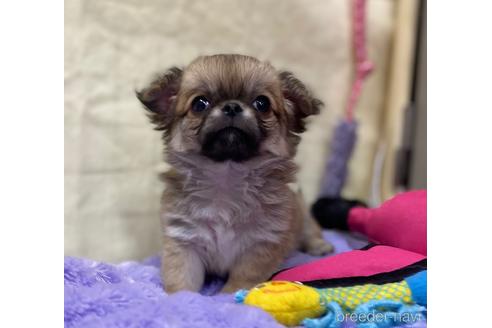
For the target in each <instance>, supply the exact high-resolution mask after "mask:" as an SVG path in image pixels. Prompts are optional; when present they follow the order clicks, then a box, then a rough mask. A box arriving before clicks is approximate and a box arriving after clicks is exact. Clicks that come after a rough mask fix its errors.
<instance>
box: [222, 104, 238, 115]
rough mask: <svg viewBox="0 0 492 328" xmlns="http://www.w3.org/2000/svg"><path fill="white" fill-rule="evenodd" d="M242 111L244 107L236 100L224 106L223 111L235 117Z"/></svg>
mask: <svg viewBox="0 0 492 328" xmlns="http://www.w3.org/2000/svg"><path fill="white" fill-rule="evenodd" d="M242 111H243V109H242V108H241V106H240V105H239V104H237V103H234V102H230V103H227V104H225V106H224V107H223V108H222V112H224V114H226V115H227V116H230V117H234V116H236V115H237V114H239V113H241V112H242Z"/></svg>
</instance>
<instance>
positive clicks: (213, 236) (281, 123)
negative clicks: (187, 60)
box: [137, 55, 332, 292]
mask: <svg viewBox="0 0 492 328" xmlns="http://www.w3.org/2000/svg"><path fill="white" fill-rule="evenodd" d="M260 95H261V96H263V97H267V98H268V100H269V102H270V109H269V110H268V111H265V112H259V111H258V110H255V107H254V106H253V105H252V104H253V102H254V101H255V99H256V98H257V97H258V96H260ZM137 96H138V98H139V99H140V101H141V102H142V103H143V104H144V105H145V107H146V109H147V110H148V115H149V116H150V118H151V120H152V122H153V123H154V124H155V126H156V129H158V130H162V131H163V133H164V134H163V136H164V141H165V144H166V152H167V156H166V159H167V161H168V162H169V164H171V166H172V169H171V170H170V171H169V172H167V173H166V174H164V175H163V180H164V181H165V183H166V189H165V191H164V194H163V198H162V215H161V220H162V227H163V236H164V237H163V261H162V262H163V267H162V274H163V278H164V282H165V288H166V291H168V292H175V291H179V290H183V289H186V290H193V291H197V290H199V289H200V288H201V286H202V284H203V281H204V277H205V274H206V273H208V272H210V273H216V274H223V275H226V274H227V275H228V276H229V278H228V281H227V283H226V285H225V286H224V289H223V291H225V292H232V291H234V290H237V289H239V288H250V287H252V286H253V285H255V284H257V283H259V282H261V281H264V280H266V279H268V278H269V277H270V275H271V274H272V273H273V272H274V271H275V270H276V269H277V268H278V266H279V264H280V263H281V262H282V260H283V259H284V258H285V257H286V256H287V255H288V254H289V253H290V252H292V251H293V250H295V249H296V248H302V249H304V250H305V251H307V252H309V253H311V254H315V255H321V254H325V253H327V252H330V251H331V250H332V247H331V245H329V244H327V243H325V242H324V241H323V239H322V236H321V230H320V228H319V226H318V225H317V224H316V223H315V221H314V220H313V219H312V218H311V217H310V215H309V212H308V211H307V208H306V206H305V204H304V202H303V201H302V197H301V196H300V194H299V193H296V192H294V191H292V189H291V188H290V187H289V184H290V183H292V182H295V173H296V170H297V167H296V165H295V164H294V162H293V156H294V154H295V151H296V146H297V144H298V142H299V134H300V133H301V132H303V131H304V129H305V127H304V118H306V117H307V116H309V115H312V114H317V113H318V112H319V107H320V106H321V102H320V101H319V100H317V99H316V98H314V97H313V96H312V95H311V94H310V92H309V91H308V90H307V89H306V87H305V86H304V84H302V83H301V82H300V81H299V80H298V79H297V78H295V77H294V76H293V75H292V74H291V73H288V72H278V71H277V70H275V69H274V68H273V67H272V66H271V65H270V64H268V63H264V62H260V61H258V60H257V59H255V58H252V57H248V56H241V55H215V56H206V57H199V58H198V59H196V60H195V61H193V62H192V63H191V64H190V65H188V66H187V67H186V68H185V69H184V70H181V69H178V68H172V69H170V70H168V71H167V72H166V73H165V74H164V75H162V76H160V77H158V78H157V79H156V80H155V81H154V82H153V83H152V84H151V85H150V86H149V87H148V88H146V89H144V90H142V91H141V92H138V93H137ZM196 97H206V99H208V101H209V103H210V107H209V108H207V110H206V111H203V112H197V111H193V110H192V104H193V101H194V99H196ZM230 102H234V104H236V105H237V106H240V108H241V113H240V114H239V115H237V116H236V117H234V118H229V117H225V116H224V110H223V108H224V106H226V105H227V104H228V103H230ZM228 127H234V129H236V130H237V131H241V134H244V135H245V136H247V138H248V140H250V141H251V143H252V144H254V145H255V146H254V147H253V146H252V147H253V148H251V151H249V152H248V153H246V155H244V157H241V160H214V158H209V157H207V156H205V155H204V151H203V149H204V144H205V143H206V140H207V137H208V136H210V135H213V133H215V132H216V131H220V130H221V129H225V128H228ZM233 137H234V136H231V138H233ZM226 150H227V149H226Z"/></svg>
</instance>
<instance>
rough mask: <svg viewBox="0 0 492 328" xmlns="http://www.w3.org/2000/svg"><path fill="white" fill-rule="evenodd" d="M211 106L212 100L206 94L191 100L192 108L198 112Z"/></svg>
mask: <svg viewBox="0 0 492 328" xmlns="http://www.w3.org/2000/svg"><path fill="white" fill-rule="evenodd" d="M209 106H210V102H209V101H208V100H207V98H205V97H204V96H199V97H196V98H195V99H193V101H192V102H191V109H192V110H193V111H194V112H197V113H199V112H203V111H204V110H206V109H208V107H209Z"/></svg>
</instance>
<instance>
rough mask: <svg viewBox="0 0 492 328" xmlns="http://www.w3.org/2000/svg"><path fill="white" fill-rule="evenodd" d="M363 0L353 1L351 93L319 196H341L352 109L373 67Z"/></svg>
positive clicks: (352, 137)
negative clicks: (369, 52)
mask: <svg viewBox="0 0 492 328" xmlns="http://www.w3.org/2000/svg"><path fill="white" fill-rule="evenodd" d="M365 14H366V0H352V46H353V51H354V61H355V73H354V81H353V83H352V88H351V90H350V95H349V98H348V101H347V107H346V108H345V120H342V121H341V122H340V123H339V124H338V125H337V127H336V128H335V133H334V135H333V140H332V144H331V153H330V157H329V160H328V162H327V165H326V168H325V174H324V177H323V180H322V183H321V192H320V196H321V197H340V194H341V191H342V188H343V186H344V184H345V180H346V177H347V166H348V161H349V159H350V156H351V155H352V151H353V149H354V145H355V141H356V139H357V135H356V129H357V123H356V122H355V121H354V110H355V106H356V105H357V102H358V101H359V98H360V95H361V93H362V86H363V84H364V80H365V79H366V78H367V76H368V75H369V74H370V73H371V71H372V70H373V69H374V65H373V63H372V62H371V61H370V60H369V59H368V57H367V50H366V16H365Z"/></svg>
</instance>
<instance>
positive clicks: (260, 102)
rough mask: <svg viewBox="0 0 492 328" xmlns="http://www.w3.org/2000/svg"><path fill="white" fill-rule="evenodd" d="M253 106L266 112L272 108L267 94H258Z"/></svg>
mask: <svg viewBox="0 0 492 328" xmlns="http://www.w3.org/2000/svg"><path fill="white" fill-rule="evenodd" d="M253 107H254V108H255V109H256V110H257V111H259V112H261V113H265V112H267V111H268V110H269V109H270V100H269V99H268V97H266V96H258V97H256V99H255V100H254V101H253Z"/></svg>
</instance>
